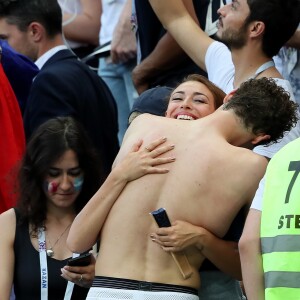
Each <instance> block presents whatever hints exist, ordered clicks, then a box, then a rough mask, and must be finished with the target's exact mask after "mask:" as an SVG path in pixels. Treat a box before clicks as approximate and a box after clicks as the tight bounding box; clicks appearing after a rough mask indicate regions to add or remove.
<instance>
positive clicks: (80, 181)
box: [73, 176, 84, 192]
mask: <svg viewBox="0 0 300 300" xmlns="http://www.w3.org/2000/svg"><path fill="white" fill-rule="evenodd" d="M83 181H84V178H83V176H81V177H78V178H75V180H74V183H73V186H74V190H75V192H79V191H81V188H82V185H83Z"/></svg>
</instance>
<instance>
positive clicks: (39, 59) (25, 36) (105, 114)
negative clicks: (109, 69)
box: [0, 0, 119, 175]
mask: <svg viewBox="0 0 300 300" xmlns="http://www.w3.org/2000/svg"><path fill="white" fill-rule="evenodd" d="M0 37H1V38H3V39H6V40H7V41H8V43H9V44H10V45H11V47H13V48H14V49H15V50H16V51H18V52H19V53H21V54H24V55H26V56H27V57H29V58H31V59H32V60H33V61H35V64H36V65H37V66H38V67H39V69H40V72H39V74H38V75H37V76H36V77H35V79H34V81H33V84H32V88H31V91H30V95H29V99H28V102H27V106H26V109H25V113H24V127H25V133H26V138H27V139H28V138H29V137H30V136H31V134H32V132H33V131H34V130H35V129H36V128H37V127H38V126H39V125H40V124H41V123H43V122H44V121H46V120H48V119H50V118H52V117H55V116H66V115H71V116H73V117H74V118H76V119H77V120H79V121H80V122H81V123H82V124H83V126H84V127H85V129H86V131H87V132H88V134H89V136H90V138H91V140H92V142H93V143H94V145H95V147H96V149H97V150H98V152H99V155H100V158H101V162H102V167H103V171H104V175H107V174H108V173H109V171H110V168H111V165H112V162H113V160H114V158H115V156H116V154H117V151H118V148H119V145H118V139H117V132H118V124H117V111H116V105H115V102H114V99H113V96H112V95H111V92H110V90H109V89H108V88H107V86H106V84H105V83H104V82H103V81H102V80H101V78H99V77H98V75H97V74H96V73H94V72H93V71H92V70H90V69H89V67H88V66H86V65H85V64H83V63H82V62H80V61H79V60H78V59H77V57H76V56H75V55H74V54H73V53H72V52H71V51H70V50H68V49H67V47H66V46H65V45H64V41H63V36H62V13H61V9H60V6H59V5H58V3H57V1H53V0H18V1H4V0H0Z"/></svg>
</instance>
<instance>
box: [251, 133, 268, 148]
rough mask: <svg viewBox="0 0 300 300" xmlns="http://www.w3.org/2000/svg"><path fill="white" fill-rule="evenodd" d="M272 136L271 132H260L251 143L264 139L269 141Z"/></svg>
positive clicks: (254, 143) (255, 143)
mask: <svg viewBox="0 0 300 300" xmlns="http://www.w3.org/2000/svg"><path fill="white" fill-rule="evenodd" d="M270 138H271V136H270V135H269V134H260V135H258V136H257V137H255V138H254V139H253V140H252V141H251V143H252V144H253V145H257V144H258V143H260V142H262V141H267V140H269V139H270Z"/></svg>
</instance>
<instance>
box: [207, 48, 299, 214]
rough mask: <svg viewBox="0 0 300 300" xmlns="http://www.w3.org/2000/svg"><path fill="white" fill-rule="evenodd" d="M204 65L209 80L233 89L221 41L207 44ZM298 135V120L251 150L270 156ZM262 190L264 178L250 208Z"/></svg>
mask: <svg viewBox="0 0 300 300" xmlns="http://www.w3.org/2000/svg"><path fill="white" fill-rule="evenodd" d="M205 65H206V70H207V73H208V78H209V80H211V81H212V82H213V83H214V84H216V85H217V86H218V87H220V88H221V89H222V90H223V91H224V92H225V93H229V92H231V91H232V90H233V89H234V86H233V81H234V73H235V69H234V65H233V62H232V57H231V52H230V50H229V49H228V48H227V47H226V46H225V45H224V44H223V43H220V42H213V43H212V44H211V45H210V46H209V48H208V49H207V52H206V56H205ZM275 80H276V82H277V84H278V85H279V86H282V87H283V88H284V89H285V90H286V91H287V92H289V93H290V95H291V99H292V100H293V101H295V99H294V95H293V91H292V87H291V85H290V83H289V81H287V80H285V79H279V78H275ZM298 137H300V123H299V121H298V122H297V124H296V126H295V127H293V128H292V130H291V131H289V132H287V133H286V134H285V135H284V137H283V138H282V139H281V140H280V141H279V142H278V143H276V144H272V145H269V146H257V147H255V148H254V150H253V151H254V152H255V153H257V154H260V155H262V156H266V157H269V158H272V157H273V156H274V154H275V153H277V152H278V151H279V150H280V149H281V148H282V147H283V146H285V145H286V144H288V143H289V142H291V141H293V140H294V139H296V138H298ZM263 190H264V180H261V182H260V184H259V187H258V190H257V192H256V194H255V197H254V200H253V203H252V206H251V208H255V209H261V206H262V203H261V202H262V195H263Z"/></svg>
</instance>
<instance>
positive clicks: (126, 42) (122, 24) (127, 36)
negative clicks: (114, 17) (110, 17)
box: [111, 0, 136, 64]
mask: <svg viewBox="0 0 300 300" xmlns="http://www.w3.org/2000/svg"><path fill="white" fill-rule="evenodd" d="M131 6H132V0H127V1H126V3H125V5H124V7H123V10H122V12H121V15H120V18H119V21H118V23H117V25H116V27H115V29H114V33H113V37H112V41H111V59H112V62H113V63H115V64H117V63H125V62H127V61H129V60H130V59H133V58H135V57H136V40H135V35H134V33H133V31H132V29H131V22H130V16H131V11H132V9H131Z"/></svg>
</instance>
